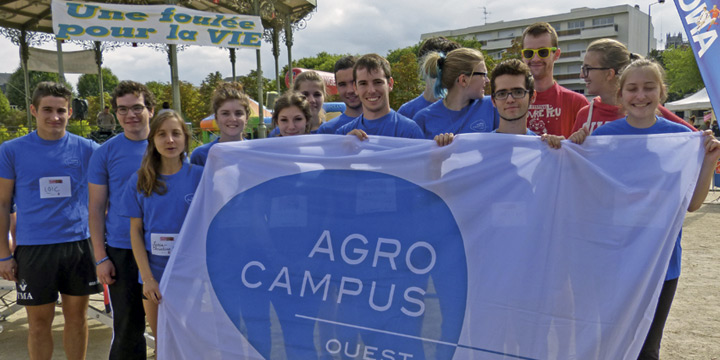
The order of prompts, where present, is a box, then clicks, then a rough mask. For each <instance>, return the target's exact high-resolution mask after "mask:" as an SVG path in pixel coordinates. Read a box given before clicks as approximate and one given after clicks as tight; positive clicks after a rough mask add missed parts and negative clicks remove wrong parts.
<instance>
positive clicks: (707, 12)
mask: <svg viewBox="0 0 720 360" xmlns="http://www.w3.org/2000/svg"><path fill="white" fill-rule="evenodd" d="M718 6H720V0H675V7H676V8H677V10H678V14H679V15H680V20H681V21H682V23H683V26H684V28H685V35H687V37H688V40H689V41H690V46H692V49H693V52H694V53H695V60H696V61H697V64H698V68H700V75H701V76H702V78H703V82H704V83H705V87H707V92H708V96H709V97H710V104H712V106H713V108H714V109H720V71H719V70H718V60H717V59H718V58H720V41H718V32H719V31H720V17H719V16H720V8H718ZM716 113H717V111H716Z"/></svg>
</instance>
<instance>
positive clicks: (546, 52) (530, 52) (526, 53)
mask: <svg viewBox="0 0 720 360" xmlns="http://www.w3.org/2000/svg"><path fill="white" fill-rule="evenodd" d="M555 50H557V48H556V47H554V46H553V47H544V48H539V49H522V56H523V57H524V58H526V59H532V58H533V56H535V53H537V54H538V57H539V58H541V59H544V58H546V57H548V56H550V52H553V51H555Z"/></svg>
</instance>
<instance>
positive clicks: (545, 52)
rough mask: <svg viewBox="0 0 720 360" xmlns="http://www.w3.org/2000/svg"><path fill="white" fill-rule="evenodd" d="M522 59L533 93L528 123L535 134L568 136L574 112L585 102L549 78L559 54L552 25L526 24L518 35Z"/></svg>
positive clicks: (570, 132) (573, 121) (579, 96)
mask: <svg viewBox="0 0 720 360" xmlns="http://www.w3.org/2000/svg"><path fill="white" fill-rule="evenodd" d="M522 46H523V49H522V59H523V61H524V62H525V64H527V65H528V66H529V67H530V72H531V73H532V75H533V78H534V79H535V89H536V90H537V97H536V99H535V103H533V104H532V105H530V117H529V121H528V127H529V128H530V130H532V131H534V132H535V133H537V134H538V135H542V134H551V135H559V136H564V137H566V138H567V137H569V136H570V135H571V134H572V127H573V124H574V123H575V116H576V115H577V113H578V111H580V109H582V107H583V106H585V105H588V101H587V99H586V98H585V96H584V95H582V94H579V93H576V92H574V91H572V90H569V89H566V88H564V87H562V86H560V85H559V84H558V83H557V82H556V81H555V79H554V78H553V69H554V66H555V61H557V60H558V59H559V58H560V53H561V51H560V48H558V37H557V33H556V32H555V29H554V28H553V27H552V26H551V25H550V24H548V23H546V22H539V23H535V24H532V25H530V26H528V27H527V28H526V29H525V31H523V35H522Z"/></svg>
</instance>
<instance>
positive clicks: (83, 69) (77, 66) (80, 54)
mask: <svg viewBox="0 0 720 360" xmlns="http://www.w3.org/2000/svg"><path fill="white" fill-rule="evenodd" d="M29 53H30V57H28V69H29V70H33V71H45V72H51V73H57V72H58V53H57V51H55V50H45V49H38V48H33V47H31V48H29ZM62 56H63V71H64V72H65V73H67V74H97V73H98V66H97V64H96V63H95V52H94V51H92V50H82V51H63V53H62Z"/></svg>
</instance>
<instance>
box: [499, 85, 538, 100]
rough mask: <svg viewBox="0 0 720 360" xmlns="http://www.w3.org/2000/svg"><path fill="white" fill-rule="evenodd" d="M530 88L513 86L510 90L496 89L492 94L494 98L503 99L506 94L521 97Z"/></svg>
mask: <svg viewBox="0 0 720 360" xmlns="http://www.w3.org/2000/svg"><path fill="white" fill-rule="evenodd" d="M529 92H530V90H526V89H521V88H514V89H510V90H498V91H496V92H495V93H494V94H493V95H492V96H493V98H494V99H495V100H505V99H507V97H508V95H512V97H513V99H522V98H524V97H525V95H526V94H527V93H529Z"/></svg>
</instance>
